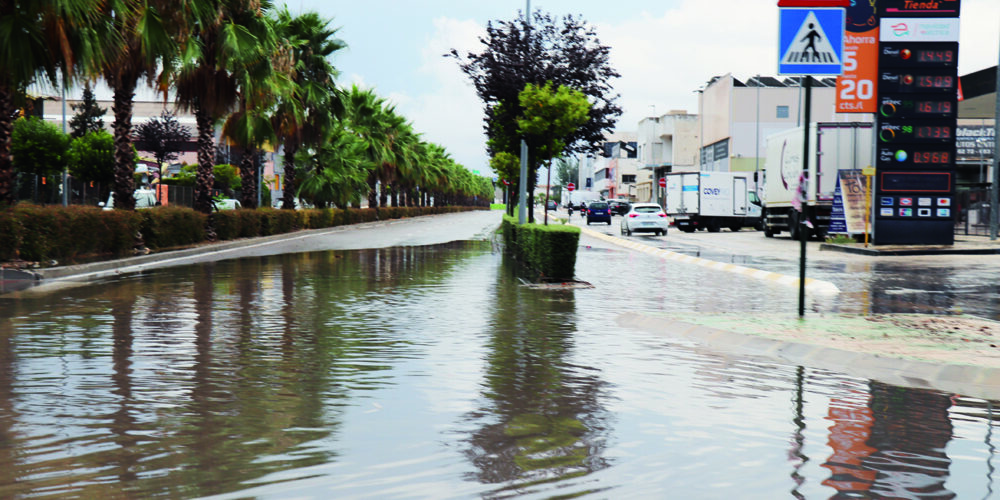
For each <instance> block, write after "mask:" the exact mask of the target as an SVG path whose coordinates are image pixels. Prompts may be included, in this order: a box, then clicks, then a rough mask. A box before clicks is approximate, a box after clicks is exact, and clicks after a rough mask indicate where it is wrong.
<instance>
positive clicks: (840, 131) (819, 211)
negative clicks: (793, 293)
mask: <svg viewBox="0 0 1000 500" xmlns="http://www.w3.org/2000/svg"><path fill="white" fill-rule="evenodd" d="M803 132H804V129H803V128H802V127H798V128H794V129H789V130H786V131H783V132H778V133H776V134H772V135H770V136H768V138H767V153H766V154H767V159H766V161H765V163H764V165H765V169H764V174H765V177H764V235H765V236H767V237H769V238H770V237H772V236H774V235H776V234H778V233H780V232H782V231H788V233H789V235H791V237H792V238H793V239H798V237H799V233H798V229H799V228H800V227H802V226H801V225H800V223H799V222H800V221H799V212H798V211H797V210H796V209H795V206H794V203H793V202H794V200H795V197H796V195H798V196H800V197H801V199H802V200H804V206H806V207H807V213H808V214H809V215H808V216H809V218H810V221H811V223H812V226H813V227H812V229H811V230H810V234H811V235H812V236H816V237H823V236H825V235H826V232H827V229H829V227H830V212H831V209H832V207H833V195H834V191H835V190H836V188H837V182H838V178H839V175H838V170H856V169H857V170H860V169H862V168H864V167H866V166H868V165H870V164H871V162H872V124H871V123H859V122H850V123H813V124H812V127H810V135H809V157H810V161H809V171H808V173H807V174H806V175H805V176H803V173H804V172H803V168H802V152H803V151H802V149H803V148H802V146H803V145H802V141H803ZM800 178H804V179H806V183H805V186H804V187H803V189H802V191H801V194H798V193H799V179H800Z"/></svg>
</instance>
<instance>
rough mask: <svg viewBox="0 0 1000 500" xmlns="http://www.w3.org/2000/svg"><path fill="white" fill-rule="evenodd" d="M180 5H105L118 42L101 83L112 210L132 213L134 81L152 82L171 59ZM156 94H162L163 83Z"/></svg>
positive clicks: (123, 1) (135, 1)
mask: <svg viewBox="0 0 1000 500" xmlns="http://www.w3.org/2000/svg"><path fill="white" fill-rule="evenodd" d="M181 4H182V5H180V6H179V5H178V2H176V1H173V0H115V1H113V2H109V3H108V4H107V6H108V7H107V10H106V11H105V19H106V22H107V23H108V25H109V26H111V29H112V30H113V32H114V33H116V34H117V35H118V38H117V40H118V43H116V44H114V45H112V46H110V47H109V49H110V50H109V53H108V57H107V59H106V61H105V65H104V79H105V81H107V83H108V86H109V87H111V88H112V89H113V91H114V104H113V106H112V113H113V114H114V116H115V121H114V125H113V128H114V136H115V182H114V205H115V208H116V209H123V210H134V209H135V198H134V197H133V194H132V193H133V191H134V190H135V186H134V184H135V181H134V177H133V175H134V173H135V153H134V152H133V150H132V102H133V99H134V98H135V89H136V87H137V86H138V84H139V79H140V78H143V77H145V78H146V79H147V80H149V81H150V82H153V81H154V79H156V77H157V71H158V69H159V68H166V67H169V66H170V64H171V63H170V60H172V59H173V58H175V57H176V55H177V46H178V45H177V42H178V38H177V36H176V34H177V33H179V32H180V23H182V22H183V21H182V20H183V16H182V15H180V14H179V13H181V12H183V11H184V9H183V2H182V3H181ZM159 88H160V90H161V91H163V92H166V84H165V80H162V79H161V80H160V87H159Z"/></svg>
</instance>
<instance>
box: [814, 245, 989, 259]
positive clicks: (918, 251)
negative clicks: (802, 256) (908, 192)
mask: <svg viewBox="0 0 1000 500" xmlns="http://www.w3.org/2000/svg"><path fill="white" fill-rule="evenodd" d="M819 249H820V250H829V251H834V252H842V253H852V254H857V255H869V256H873V257H880V256H891V257H899V256H907V255H996V254H1000V248H896V249H884V250H879V249H876V248H864V247H854V246H849V245H838V244H836V243H823V244H821V245H820V246H819Z"/></svg>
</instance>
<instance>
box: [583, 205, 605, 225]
mask: <svg viewBox="0 0 1000 500" xmlns="http://www.w3.org/2000/svg"><path fill="white" fill-rule="evenodd" d="M591 222H607V223H608V225H609V226H610V225H611V207H609V206H608V204H607V202H604V201H595V202H592V203H591V204H590V205H587V225H588V226H589V225H590V223H591Z"/></svg>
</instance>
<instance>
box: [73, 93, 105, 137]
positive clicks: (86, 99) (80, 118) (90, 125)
mask: <svg viewBox="0 0 1000 500" xmlns="http://www.w3.org/2000/svg"><path fill="white" fill-rule="evenodd" d="M71 107H72V108H73V110H74V111H76V114H75V115H73V118H71V119H70V120H69V126H70V128H71V129H72V130H73V131H72V132H70V135H71V136H73V138H78V137H83V136H85V135H87V134H88V133H90V132H97V131H98V130H104V120H103V118H102V117H103V116H104V115H105V114H106V113H107V112H108V109H107V108H102V107H100V106H98V105H97V99H94V92H93V91H91V90H90V85H85V86H84V87H83V101H82V102H80V104H73V105H72V106H71Z"/></svg>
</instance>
